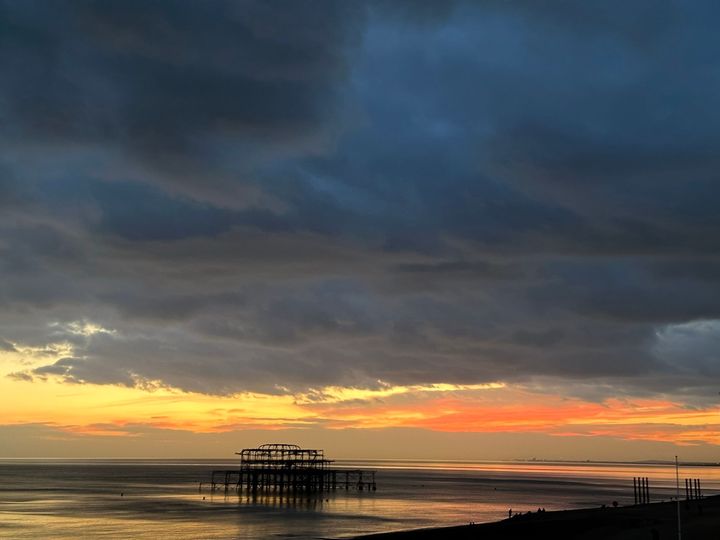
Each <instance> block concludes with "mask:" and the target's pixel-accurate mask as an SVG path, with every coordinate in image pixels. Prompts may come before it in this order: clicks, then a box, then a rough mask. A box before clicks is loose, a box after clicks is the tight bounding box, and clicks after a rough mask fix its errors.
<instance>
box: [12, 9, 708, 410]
mask: <svg viewBox="0 0 720 540" xmlns="http://www.w3.org/2000/svg"><path fill="white" fill-rule="evenodd" d="M423 6H424V4H415V3H403V2H397V3H393V4H392V5H388V4H386V3H367V4H363V3H352V2H341V3H337V2H329V3H324V2H278V3H272V2H271V3H267V2H258V3H255V2H229V3H226V2H207V3H191V2H188V3H185V2H176V3H165V2H150V3H148V2H142V3H133V2H122V3H121V2H100V3H96V2H73V3H68V4H64V3H60V2H52V3H45V2H23V3H17V2H4V3H1V4H0V67H2V69H3V72H4V73H7V74H8V76H7V77H3V79H2V82H0V118H1V119H2V127H0V147H1V148H2V156H3V157H2V166H0V199H1V200H0V212H1V214H0V239H1V240H0V257H1V258H0V275H1V277H2V281H1V282H0V305H1V306H2V310H1V311H2V313H1V315H0V338H2V341H0V347H2V349H3V350H12V349H13V348H14V347H15V346H16V345H13V344H25V345H33V346H38V347H39V346H43V345H44V344H47V343H58V342H62V341H69V342H71V343H72V344H73V346H74V347H73V350H74V355H73V356H72V357H68V358H63V359H62V360H60V361H58V362H56V363H47V364H45V365H42V366H39V367H37V366H36V367H35V368H34V369H32V370H30V369H29V370H26V371H25V372H23V374H22V375H18V376H25V377H27V376H28V375H34V376H35V377H44V376H60V377H64V378H65V379H66V380H68V381H70V382H83V381H86V382H97V383H120V384H128V385H136V384H167V385H171V386H175V387H179V388H183V389H189V390H197V391H202V392H221V393H227V392H233V391H239V390H244V389H251V390H262V391H269V392H283V391H286V389H290V390H301V389H305V388H308V387H317V386H322V385H328V384H347V385H358V386H363V385H373V384H376V381H377V380H378V379H381V380H385V381H389V382H393V383H402V384H413V383H420V382H439V381H444V382H457V383H472V382H485V381H494V380H511V381H524V382H527V381H530V380H532V379H537V380H547V378H550V379H552V380H558V379H560V380H564V379H572V380H574V381H579V380H581V381H583V383H584V384H583V385H577V388H578V389H582V390H578V391H582V392H585V394H586V395H589V396H590V395H593V396H595V394H597V393H598V392H593V391H592V390H591V389H590V388H591V387H592V386H593V385H594V387H595V388H596V390H597V389H598V388H602V389H603V391H602V392H600V393H612V392H630V391H632V392H650V393H651V392H658V391H659V392H668V393H675V394H677V395H679V396H686V397H687V399H688V400H692V399H702V398H703V396H705V397H706V398H708V399H709V398H710V397H709V396H711V395H714V394H715V391H714V390H711V389H710V388H708V384H707V377H708V376H715V375H716V373H715V368H714V367H713V366H715V365H718V364H719V363H720V362H719V361H718V360H719V359H718V358H717V356H716V354H717V353H715V352H713V351H714V350H717V349H716V348H715V349H713V347H714V344H715V343H716V339H717V337H716V336H717V332H718V327H717V326H715V325H713V323H698V322H695V323H692V324H690V326H688V325H687V323H691V322H692V321H712V320H713V319H720V307H719V306H720V302H717V299H718V298H720V259H719V258H718V255H719V254H720V251H719V249H718V248H720V245H719V244H720V234H719V233H720V213H718V212H717V208H718V204H719V203H720V187H719V186H718V181H717V158H716V157H715V153H716V152H715V149H716V147H717V144H718V142H720V117H719V116H718V115H719V114H720V113H718V111H720V103H718V101H719V100H720V97H719V96H720V92H719V91H718V90H720V88H718V87H719V86H720V80H718V77H717V75H716V73H715V72H716V70H715V69H714V65H715V64H714V59H713V51H714V50H717V45H719V44H718V43H717V42H718V39H719V38H718V37H717V36H716V32H715V31H714V28H713V27H712V24H711V21H713V20H716V16H717V13H716V11H717V9H716V8H715V6H714V5H713V4H712V3H703V2H698V3H694V4H693V5H692V6H687V5H685V4H680V3H667V4H666V5H663V6H659V7H658V6H657V5H656V3H643V2H640V3H634V4H633V5H632V6H630V7H628V6H627V5H625V4H622V5H621V4H620V3H614V2H604V3H583V4H582V6H579V5H578V4H577V3H572V2H571V3H566V2H558V3H557V4H555V5H554V6H553V5H549V6H548V5H545V9H543V10H542V12H540V11H538V10H537V8H536V7H535V6H536V3H533V2H517V3H505V2H488V3H484V4H482V5H476V4H473V3H470V4H465V3H461V2H458V3H456V4H452V5H449V4H448V5H447V6H446V7H445V8H444V9H442V10H438V9H434V8H432V7H427V8H426V7H423ZM82 320H86V321H92V322H94V323H97V324H100V325H102V326H103V327H106V328H111V329H114V330H115V331H116V332H114V333H99V334H95V335H94V336H90V337H86V336H78V334H77V333H73V332H72V331H63V330H62V328H67V326H63V325H67V324H68V323H70V322H72V321H82ZM57 322H59V323H61V324H60V325H59V326H58V325H55V326H49V324H50V323H57ZM687 351H692V354H689V353H688V352H687ZM548 384H550V383H548Z"/></svg>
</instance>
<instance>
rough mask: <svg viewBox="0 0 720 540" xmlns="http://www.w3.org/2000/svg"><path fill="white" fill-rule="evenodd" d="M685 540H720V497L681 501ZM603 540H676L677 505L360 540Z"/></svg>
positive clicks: (533, 517) (546, 515) (548, 515)
mask: <svg viewBox="0 0 720 540" xmlns="http://www.w3.org/2000/svg"><path fill="white" fill-rule="evenodd" d="M680 509H681V522H682V528H683V530H682V532H683V540H711V539H715V538H720V495H715V496H712V497H706V498H704V499H701V500H697V501H689V502H685V501H681V502H680ZM470 538H474V539H477V538H482V539H483V540H501V539H502V540H520V539H533V540H543V539H548V540H550V539H552V540H562V539H566V540H570V539H578V540H580V539H584V540H591V539H592V540H600V539H606V538H607V539H616V540H626V539H627V540H630V539H647V540H669V539H675V538H677V504H676V503H675V502H661V503H652V504H646V505H638V506H624V507H619V508H611V507H608V508H586V509H580V510H561V511H555V512H542V513H537V512H533V513H531V514H525V515H521V516H517V517H513V518H511V519H504V520H502V521H496V522H492V523H479V524H472V525H460V526H454V527H438V528H432V529H416V530H410V531H397V532H389V533H377V534H369V535H362V536H357V537H355V539H356V540H360V539H363V540H382V539H387V540H395V539H397V540H415V539H417V540H440V539H449V540H455V539H458V540H464V539H470Z"/></svg>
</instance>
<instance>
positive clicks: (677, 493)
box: [675, 456, 682, 540]
mask: <svg viewBox="0 0 720 540" xmlns="http://www.w3.org/2000/svg"><path fill="white" fill-rule="evenodd" d="M675 498H676V499H677V524H678V540H682V525H681V524H680V464H679V463H678V457H677V456H675Z"/></svg>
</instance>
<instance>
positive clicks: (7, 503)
mask: <svg viewBox="0 0 720 540" xmlns="http://www.w3.org/2000/svg"><path fill="white" fill-rule="evenodd" d="M234 465H236V464H235V463H233V462H232V461H219V460H83V461H79V460H72V461H70V460H65V461H63V460H0V537H2V538H18V539H20V538H59V539H64V538H153V539H155V538H238V539H250V538H252V539H264V538H342V537H347V536H352V535H356V534H361V533H366V532H377V531H386V530H397V529H407V528H415V527H428V526H436V525H455V524H463V523H468V522H470V521H475V522H482V521H493V520H497V519H502V518H504V517H507V512H508V509H509V508H512V509H513V510H514V511H528V510H537V508H538V507H544V508H546V509H547V510H556V509H568V508H579V507H591V506H600V505H601V504H611V503H612V501H614V500H616V501H618V502H619V503H620V504H631V503H632V502H633V501H632V498H633V492H632V478H633V476H647V477H649V478H650V488H651V497H652V498H653V500H662V499H665V500H667V499H669V498H670V496H671V495H673V494H674V489H675V488H674V485H675V476H674V474H675V471H674V468H673V467H670V466H649V465H634V464H627V465H618V464H607V465H604V464H603V465H598V464H589V463H588V464H567V463H545V462H543V463H540V462H533V463H519V462H512V463H508V462H503V463H487V462H478V463H476V462H473V463H466V462H463V463H458V462H452V463H439V462H401V461H363V462H357V461H355V462H349V461H347V462H338V467H352V468H357V467H362V468H368V469H374V470H376V471H378V473H377V482H378V490H377V491H376V492H356V491H351V492H346V491H345V490H344V489H343V490H340V489H338V490H337V491H336V492H334V493H326V494H324V495H322V496H309V497H308V496H307V495H305V496H298V497H295V498H293V497H290V498H288V497H287V496H284V497H279V496H274V495H267V496H257V497H254V498H253V497H251V496H247V495H245V494H242V495H240V496H238V495H237V494H235V493H232V494H230V495H227V496H225V495H224V494H222V493H220V494H218V493H216V494H214V495H210V494H209V493H207V492H205V493H199V492H198V482H200V481H207V480H208V478H209V475H210V471H211V470H213V469H223V468H232V467H233V466H234ZM686 477H688V478H701V479H702V482H703V487H704V491H705V492H706V494H716V493H719V492H720V467H707V466H705V467H682V468H681V479H682V478H686ZM681 482H682V480H681ZM121 493H123V496H120V494H121Z"/></svg>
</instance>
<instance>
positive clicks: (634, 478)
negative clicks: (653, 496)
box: [633, 476, 638, 505]
mask: <svg viewBox="0 0 720 540" xmlns="http://www.w3.org/2000/svg"><path fill="white" fill-rule="evenodd" d="M633 497H634V498H635V505H637V503H638V493H637V477H635V476H633Z"/></svg>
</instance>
